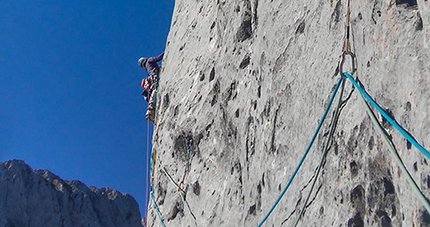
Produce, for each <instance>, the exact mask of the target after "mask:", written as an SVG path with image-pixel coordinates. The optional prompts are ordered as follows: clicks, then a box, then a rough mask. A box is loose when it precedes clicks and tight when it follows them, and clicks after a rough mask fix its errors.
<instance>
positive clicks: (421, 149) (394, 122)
mask: <svg viewBox="0 0 430 227" xmlns="http://www.w3.org/2000/svg"><path fill="white" fill-rule="evenodd" d="M343 75H344V76H346V77H347V78H348V79H349V80H350V81H351V82H352V84H353V85H354V87H356V88H357V90H358V91H359V92H360V93H361V94H362V95H363V96H364V97H365V98H366V99H367V101H369V102H370V104H371V105H372V106H373V107H375V108H376V110H378V112H379V113H380V114H382V116H384V118H385V119H387V121H388V122H389V123H390V124H391V125H393V126H394V128H396V129H397V130H398V131H399V132H400V133H401V134H402V135H403V136H404V137H405V138H406V139H407V140H408V141H409V142H410V143H411V144H413V145H414V146H415V147H416V148H417V149H418V150H419V151H421V153H423V154H424V155H425V156H426V157H427V158H429V159H430V153H429V152H428V151H427V150H426V149H425V148H424V147H423V146H421V145H420V144H419V143H418V142H417V141H416V140H415V139H414V138H413V137H412V136H411V135H410V134H409V133H408V132H406V131H405V130H404V129H403V128H402V126H400V125H399V124H398V123H397V122H396V121H395V120H394V119H393V118H391V117H390V115H388V114H387V113H386V112H385V111H384V110H383V109H382V108H381V107H380V106H379V105H378V103H376V102H375V101H374V100H373V99H372V97H370V95H369V94H367V92H366V91H365V90H364V89H363V88H362V87H361V86H360V85H359V84H358V83H357V82H356V81H355V80H354V78H352V76H351V75H350V74H349V73H347V72H344V73H343Z"/></svg>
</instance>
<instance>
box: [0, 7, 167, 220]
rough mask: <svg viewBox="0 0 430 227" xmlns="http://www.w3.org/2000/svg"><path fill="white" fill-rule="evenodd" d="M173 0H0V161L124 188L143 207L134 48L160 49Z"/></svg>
mask: <svg viewBox="0 0 430 227" xmlns="http://www.w3.org/2000/svg"><path fill="white" fill-rule="evenodd" d="M173 6H174V0H153V1H149V0H99V1H86V0H85V1H84V0H73V1H58V0H39V1H23V0H1V1H0V162H2V161H6V160H10V159H21V160H24V161H25V162H26V163H27V164H29V165H30V166H31V167H32V168H33V169H49V170H51V171H52V172H53V173H55V174H57V175H58V176H60V177H61V178H63V179H66V180H73V179H77V180H80V181H82V182H83V183H85V184H86V185H88V186H90V185H93V186H96V187H106V186H107V187H111V188H114V189H117V190H119V191H121V192H125V193H129V194H131V195H132V196H133V197H134V198H135V199H136V200H137V202H138V203H139V205H140V208H141V211H142V216H143V212H146V207H145V204H146V203H147V202H146V195H147V194H148V192H147V191H146V190H147V185H146V182H147V180H148V173H147V170H148V165H147V163H148V162H149V161H148V160H149V159H148V157H149V155H147V153H146V152H147V150H146V149H147V147H148V145H147V138H148V137H147V135H148V132H147V128H148V124H147V121H146V120H145V116H144V115H145V109H146V105H147V104H146V102H145V101H144V100H143V98H142V97H141V96H140V94H141V88H140V80H141V78H143V77H146V76H147V74H146V71H145V70H143V69H141V68H139V67H138V66H137V60H138V58H139V57H141V56H154V55H158V54H159V53H161V52H163V51H164V48H165V43H166V39H167V35H168V32H169V28H170V22H171V17H172V12H173Z"/></svg>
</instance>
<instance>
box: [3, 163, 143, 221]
mask: <svg viewBox="0 0 430 227" xmlns="http://www.w3.org/2000/svg"><path fill="white" fill-rule="evenodd" d="M0 201H1V202H0V227H41V226H46V227H54V226H58V227H72V226H73V227H80V226H82V227H83V226H86V227H87V226H88V227H89V226H91V227H120V226H121V227H138V226H142V225H141V223H140V222H141V217H140V211H139V207H138V205H137V202H136V201H135V200H134V199H133V198H132V197H131V196H130V195H128V194H123V193H120V192H118V191H116V190H113V189H110V188H101V189H98V188H94V187H87V186H86V185H85V184H83V183H82V182H80V181H76V180H73V181H65V180H62V179H60V178H59V177H58V176H56V175H55V174H53V173H51V172H49V171H48V170H32V169H31V168H30V167H29V166H28V165H26V164H25V163H24V162H23V161H18V160H12V161H7V162H3V163H0Z"/></svg>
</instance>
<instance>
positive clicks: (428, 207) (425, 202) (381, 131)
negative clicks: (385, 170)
mask: <svg viewBox="0 0 430 227" xmlns="http://www.w3.org/2000/svg"><path fill="white" fill-rule="evenodd" d="M359 98H360V100H361V102H362V103H363V105H364V107H365V108H366V112H367V115H369V118H370V120H371V121H372V123H373V125H374V126H375V128H376V129H377V131H378V132H379V134H381V137H382V139H383V140H384V143H385V145H386V146H387V147H388V150H390V153H391V155H392V156H393V158H394V160H395V161H396V162H397V165H399V167H400V169H402V171H403V174H404V175H405V177H406V180H407V181H408V183H409V184H410V185H411V187H412V190H413V191H414V193H415V194H416V196H417V197H418V199H419V200H420V201H421V203H422V204H423V205H424V207H425V208H426V210H427V212H429V213H430V204H429V201H428V200H427V198H426V197H425V196H424V195H423V193H422V192H421V190H420V189H419V187H418V185H417V183H416V182H415V180H414V179H413V178H412V176H411V174H410V173H409V171H408V170H407V169H406V166H405V165H404V164H403V161H402V159H401V158H400V156H399V154H398V153H397V152H396V150H395V148H394V146H393V144H392V143H391V142H390V141H389V139H388V138H387V133H386V131H385V130H384V129H383V128H382V126H381V124H380V123H379V122H378V120H376V117H375V114H374V113H373V111H372V110H371V109H370V107H369V105H368V104H367V103H366V101H365V100H364V97H363V95H362V94H360V95H359Z"/></svg>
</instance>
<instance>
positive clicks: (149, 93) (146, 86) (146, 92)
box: [137, 53, 164, 122]
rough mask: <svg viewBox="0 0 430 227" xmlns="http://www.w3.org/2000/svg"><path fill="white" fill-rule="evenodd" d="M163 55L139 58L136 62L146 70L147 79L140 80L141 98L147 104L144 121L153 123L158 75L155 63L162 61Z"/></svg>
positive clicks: (158, 70) (157, 66) (157, 67)
mask: <svg viewBox="0 0 430 227" xmlns="http://www.w3.org/2000/svg"><path fill="white" fill-rule="evenodd" d="M163 56H164V53H162V54H160V55H158V56H156V57H150V58H145V57H141V58H139V60H138V61H137V63H138V65H139V66H140V67H142V68H146V72H148V77H147V78H144V79H142V83H141V86H142V88H143V93H142V95H143V97H144V98H145V100H146V101H147V102H148V109H147V110H146V114H145V117H146V119H148V120H150V121H152V122H154V118H155V96H156V93H157V84H158V75H159V73H160V66H159V65H158V63H157V62H159V61H161V60H162V59H163Z"/></svg>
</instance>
